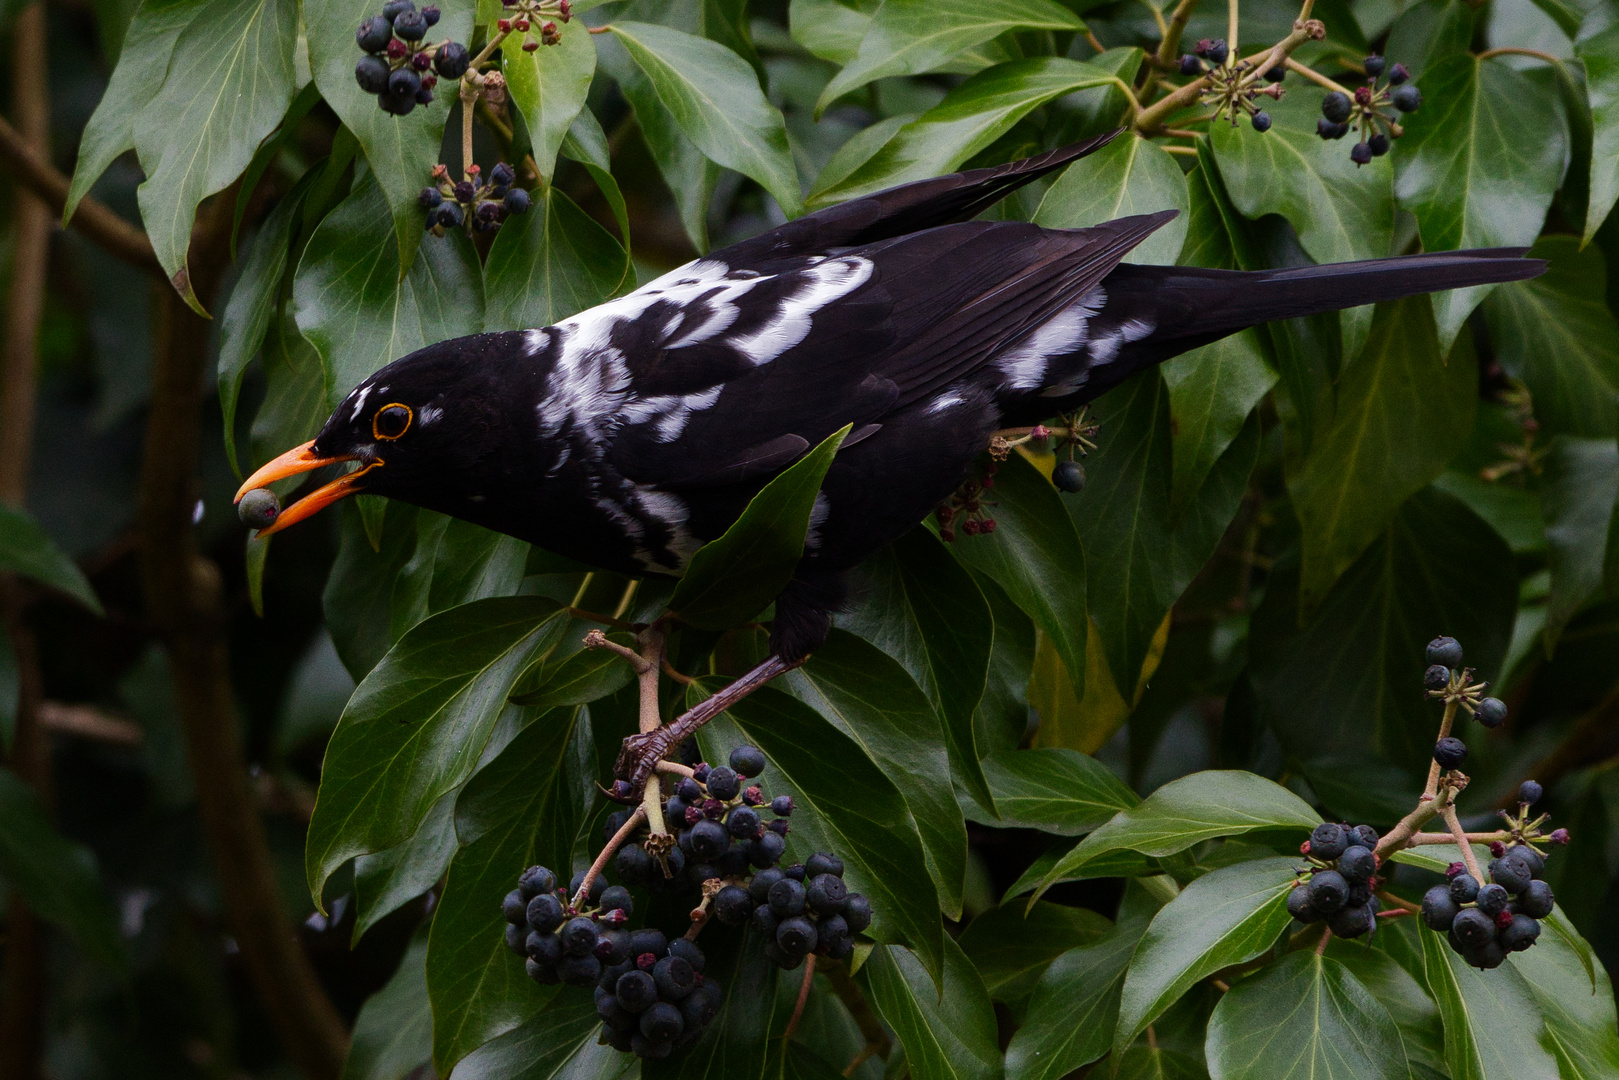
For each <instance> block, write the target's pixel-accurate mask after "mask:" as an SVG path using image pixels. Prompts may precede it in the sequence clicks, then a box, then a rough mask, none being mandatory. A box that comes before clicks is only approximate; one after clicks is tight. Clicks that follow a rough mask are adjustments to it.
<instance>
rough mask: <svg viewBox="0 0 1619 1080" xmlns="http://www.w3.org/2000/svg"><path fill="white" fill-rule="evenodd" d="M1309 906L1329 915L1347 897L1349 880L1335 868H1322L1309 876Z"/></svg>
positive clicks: (1340, 905) (1341, 905)
mask: <svg viewBox="0 0 1619 1080" xmlns="http://www.w3.org/2000/svg"><path fill="white" fill-rule="evenodd" d="M1305 888H1307V889H1309V890H1310V906H1311V907H1313V908H1315V910H1316V911H1318V912H1320V913H1321V914H1323V915H1331V914H1332V913H1333V912H1335V911H1337V910H1338V909H1340V908H1342V907H1343V906H1344V903H1345V902H1346V901H1347V900H1348V899H1349V882H1347V881H1345V880H1344V876H1343V875H1342V874H1340V873H1338V871H1336V870H1322V871H1320V872H1318V873H1316V874H1314V875H1313V876H1312V877H1311V878H1310V884H1308V885H1306V886H1305Z"/></svg>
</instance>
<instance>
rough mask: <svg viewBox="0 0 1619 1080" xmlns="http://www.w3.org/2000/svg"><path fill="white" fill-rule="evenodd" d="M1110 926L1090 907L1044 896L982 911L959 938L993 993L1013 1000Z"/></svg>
mask: <svg viewBox="0 0 1619 1080" xmlns="http://www.w3.org/2000/svg"><path fill="white" fill-rule="evenodd" d="M1112 930H1113V924H1112V923H1110V922H1109V921H1108V920H1106V919H1104V918H1103V917H1102V916H1100V915H1098V914H1097V913H1096V912H1094V911H1091V910H1090V909H1089V908H1077V907H1067V906H1065V905H1062V904H1048V903H1046V902H1045V901H1040V902H1039V903H1036V904H1035V905H1034V906H1032V907H1028V906H1026V905H1024V904H1003V905H1002V906H1000V907H994V908H990V909H989V910H988V911H984V912H980V913H979V914H977V915H974V916H973V918H972V921H970V922H969V923H968V924H967V929H966V930H964V931H962V934H961V937H960V938H959V939H957V940H958V943H959V944H960V945H961V951H962V952H964V953H965V954H966V955H967V959H968V960H971V961H972V964H973V967H975V968H977V969H978V974H979V976H980V977H981V978H982V979H983V980H984V989H985V990H987V991H988V992H989V996H990V997H992V998H994V999H996V1000H997V1001H1004V1002H1007V1003H1009V1004H1012V1003H1018V1002H1021V1001H1022V1000H1023V999H1024V998H1026V997H1028V996H1029V992H1030V991H1032V990H1033V989H1034V988H1035V984H1036V983H1037V982H1039V980H1040V977H1041V974H1042V973H1043V972H1045V970H1046V969H1047V968H1048V967H1049V966H1050V965H1051V962H1052V961H1053V960H1055V959H1057V958H1058V957H1059V956H1061V955H1062V954H1063V953H1065V952H1067V951H1068V950H1070V949H1075V948H1078V947H1080V946H1082V945H1090V944H1093V943H1095V942H1096V941H1098V940H1099V939H1101V938H1103V937H1105V936H1107V935H1108V934H1109V933H1111V932H1112Z"/></svg>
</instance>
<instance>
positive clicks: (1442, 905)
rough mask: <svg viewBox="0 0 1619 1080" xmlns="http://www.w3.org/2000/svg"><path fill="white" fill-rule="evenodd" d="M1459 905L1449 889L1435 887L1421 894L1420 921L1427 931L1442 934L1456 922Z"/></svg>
mask: <svg viewBox="0 0 1619 1080" xmlns="http://www.w3.org/2000/svg"><path fill="white" fill-rule="evenodd" d="M1461 910H1462V908H1461V905H1460V904H1458V903H1457V902H1456V901H1455V899H1453V898H1452V897H1451V895H1450V887H1449V886H1446V885H1435V886H1434V887H1433V888H1431V889H1429V890H1428V891H1427V892H1425V893H1423V894H1422V921H1423V922H1424V923H1426V924H1427V926H1428V929H1430V930H1434V931H1437V932H1439V933H1441V934H1442V933H1444V932H1445V931H1447V930H1449V929H1450V924H1451V923H1453V922H1455V921H1456V915H1457V914H1458V913H1459V912H1460V911H1461Z"/></svg>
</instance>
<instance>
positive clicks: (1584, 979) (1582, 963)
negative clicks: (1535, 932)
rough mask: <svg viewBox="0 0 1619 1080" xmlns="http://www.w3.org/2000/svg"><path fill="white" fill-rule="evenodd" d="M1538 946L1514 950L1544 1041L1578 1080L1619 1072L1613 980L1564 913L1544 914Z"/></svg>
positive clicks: (1565, 1070)
mask: <svg viewBox="0 0 1619 1080" xmlns="http://www.w3.org/2000/svg"><path fill="white" fill-rule="evenodd" d="M1541 926H1542V933H1541V936H1540V939H1539V940H1538V941H1537V942H1535V947H1534V948H1532V949H1528V950H1526V951H1524V952H1521V953H1514V954H1513V955H1512V966H1513V967H1515V968H1516V969H1517V970H1518V972H1519V973H1520V974H1522V975H1523V978H1524V982H1525V984H1527V986H1528V987H1529V992H1530V993H1531V994H1533V995H1534V998H1535V1002H1536V1003H1537V1004H1538V1005H1539V1006H1540V1012H1541V1016H1542V1017H1544V1019H1545V1021H1546V1031H1545V1037H1544V1039H1543V1042H1544V1043H1549V1044H1550V1049H1551V1051H1552V1053H1553V1054H1555V1055H1556V1056H1557V1062H1558V1065H1559V1066H1560V1068H1561V1075H1563V1076H1566V1077H1572V1078H1578V1080H1595V1078H1596V1077H1599V1076H1616V1075H1619V1016H1616V1014H1615V1011H1614V1003H1613V982H1612V980H1611V979H1610V978H1609V977H1608V973H1607V971H1606V970H1604V969H1603V967H1602V964H1601V962H1600V961H1598V960H1597V959H1596V954H1595V951H1594V950H1593V949H1592V948H1591V945H1590V943H1589V942H1587V941H1586V940H1585V939H1584V938H1582V937H1581V936H1580V935H1579V932H1578V931H1576V930H1575V929H1574V926H1573V924H1571V923H1570V922H1569V921H1568V918H1567V916H1566V915H1564V914H1562V913H1561V912H1554V913H1553V914H1552V915H1551V916H1549V917H1548V918H1546V919H1544V920H1542V923H1541Z"/></svg>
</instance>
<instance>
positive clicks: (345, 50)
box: [304, 0, 561, 389]
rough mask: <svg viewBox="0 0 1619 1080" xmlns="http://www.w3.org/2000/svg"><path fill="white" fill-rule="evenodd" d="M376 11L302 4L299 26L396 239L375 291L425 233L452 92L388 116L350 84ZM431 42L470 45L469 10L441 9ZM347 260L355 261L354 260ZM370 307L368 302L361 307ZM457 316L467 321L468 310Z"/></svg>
mask: <svg viewBox="0 0 1619 1080" xmlns="http://www.w3.org/2000/svg"><path fill="white" fill-rule="evenodd" d="M374 8H376V3H375V0H322V2H321V3H318V4H308V5H306V6H305V7H304V29H305V32H306V34H307V36H308V39H309V67H310V72H311V73H312V74H313V75H314V78H315V85H316V86H318V87H320V93H321V96H322V97H323V98H325V99H326V103H327V104H328V105H330V106H331V107H332V111H333V112H335V113H337V118H338V119H339V120H341V121H342V122H343V126H344V128H346V129H347V130H349V131H351V132H353V134H354V137H355V138H356V139H358V140H359V142H360V146H361V148H362V149H363V150H364V151H365V159H366V162H367V163H368V164H369V165H370V166H371V175H372V176H373V177H374V178H375V181H376V183H377V184H378V185H379V186H380V187H381V205H382V206H383V207H384V208H385V209H384V210H383V211H381V218H380V220H382V221H383V222H386V221H388V220H391V221H392V222H393V231H394V233H395V234H396V235H397V237H398V242H397V244H396V245H395V246H394V251H393V253H392V256H391V261H390V262H387V263H380V262H379V263H377V264H376V266H375V267H374V269H375V271H376V275H375V276H376V277H378V278H379V279H381V278H387V274H386V271H387V268H388V267H392V270H393V277H392V278H387V279H386V280H378V281H377V282H375V283H374V288H376V289H385V288H387V287H388V286H389V285H391V283H392V282H393V281H395V280H397V279H398V278H399V277H400V276H402V274H401V271H402V270H408V269H412V268H413V265H414V261H415V255H416V248H417V245H419V244H421V243H422V236H423V230H422V223H423V216H422V209H421V207H420V206H418V205H417V203H416V197H417V196H418V195H419V194H421V190H422V188H423V187H425V186H427V184H428V182H429V180H430V179H431V177H430V176H429V170H431V169H432V168H433V165H434V164H435V163H436V162H437V161H438V157H439V145H440V143H441V142H442V140H443V136H444V122H445V120H447V119H449V115H450V104H451V102H453V101H454V100H455V96H456V95H455V94H454V93H453V92H452V89H451V87H450V86H449V84H448V83H446V84H445V89H444V92H441V93H439V95H438V97H437V100H435V101H434V102H433V103H432V104H431V105H425V106H418V107H416V108H415V109H413V110H411V113H410V115H409V116H391V115H389V114H388V113H385V112H383V111H382V110H381V109H380V108H378V107H377V99H376V98H375V97H373V96H372V95H370V94H367V93H366V92H365V91H363V90H361V89H360V87H359V85H358V84H356V83H355V81H354V63H355V61H356V60H358V59H359V52H358V50H357V49H356V48H355V45H354V28H355V27H357V26H359V25H360V24H361V23H362V22H364V21H365V20H366V19H368V18H370V17H371V16H372V15H375V14H376V11H375V10H373V9H374ZM429 40H430V41H435V42H437V41H445V40H449V41H461V42H470V41H471V40H472V5H470V4H467V5H463V4H449V5H446V6H445V7H444V15H443V17H442V18H441V19H440V21H439V23H438V25H437V26H434V27H433V30H432V33H431V34H430V35H429ZM560 47H561V46H558V48H560ZM387 231H388V227H387V225H386V224H383V225H381V226H380V227H378V226H377V225H376V224H372V225H371V226H370V231H369V232H367V233H366V236H365V239H366V241H367V243H368V246H369V245H371V244H375V245H377V246H380V245H382V244H383V242H384V240H385V238H386V233H387ZM437 246H439V243H438V241H437V240H434V239H433V238H431V237H430V238H429V248H430V249H431V248H433V247H437ZM350 261H353V262H356V263H357V262H359V261H361V260H360V259H359V258H357V257H356V258H353V259H352V260H350ZM361 280H363V278H362V279H361ZM347 291H350V290H345V292H347ZM462 302H463V303H464V302H465V298H463V301H462ZM374 304H375V302H374V301H373V302H372V304H368V305H367V306H368V307H371V306H374ZM463 314H464V316H471V315H472V314H474V312H472V311H466V312H464V313H463ZM478 314H481V312H478ZM480 321H481V320H480ZM477 329H479V327H478V325H477V322H474V323H473V329H472V330H459V331H457V332H456V333H454V334H441V335H439V337H437V338H433V339H431V340H433V341H440V340H442V339H443V338H446V337H456V336H458V335H459V334H468V333H474V332H476V331H477ZM390 359H391V358H390ZM350 385H352V384H350ZM345 389H346V388H345Z"/></svg>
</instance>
